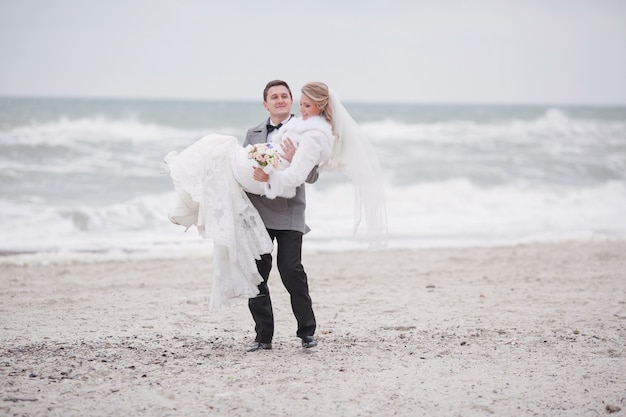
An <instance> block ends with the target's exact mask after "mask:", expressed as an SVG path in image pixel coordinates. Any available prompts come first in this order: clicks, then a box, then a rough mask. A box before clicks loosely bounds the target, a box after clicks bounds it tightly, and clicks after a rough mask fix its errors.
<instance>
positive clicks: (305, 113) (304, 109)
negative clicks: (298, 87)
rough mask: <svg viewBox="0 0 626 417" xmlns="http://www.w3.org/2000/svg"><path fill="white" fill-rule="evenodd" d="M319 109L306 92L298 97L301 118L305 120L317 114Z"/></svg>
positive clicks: (319, 111)
mask: <svg viewBox="0 0 626 417" xmlns="http://www.w3.org/2000/svg"><path fill="white" fill-rule="evenodd" d="M320 113H321V110H320V109H319V108H318V107H317V106H316V105H315V103H313V100H311V99H310V98H309V96H307V95H306V94H302V97H300V114H302V119H304V120H306V119H308V118H309V117H311V116H319V114H320Z"/></svg>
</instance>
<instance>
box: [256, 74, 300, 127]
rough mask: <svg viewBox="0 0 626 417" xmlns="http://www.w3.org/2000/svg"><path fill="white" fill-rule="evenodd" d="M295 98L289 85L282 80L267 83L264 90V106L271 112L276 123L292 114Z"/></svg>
mask: <svg viewBox="0 0 626 417" xmlns="http://www.w3.org/2000/svg"><path fill="white" fill-rule="evenodd" d="M292 105H293V98H292V96H291V89H290V88H289V85H288V84H287V83H286V82H285V81H282V80H274V81H270V82H269V83H267V85H266V86H265V89H264V90H263V107H265V110H267V111H268V112H269V113H270V119H272V121H274V122H275V123H279V122H282V121H283V120H285V119H287V118H288V117H289V115H290V114H291V106H292Z"/></svg>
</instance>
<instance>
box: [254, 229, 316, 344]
mask: <svg viewBox="0 0 626 417" xmlns="http://www.w3.org/2000/svg"><path fill="white" fill-rule="evenodd" d="M267 231H268V233H269V235H270V237H271V238H272V241H274V239H276V242H277V245H278V251H277V255H276V265H277V266H278V272H279V273H280V278H281V280H282V281H283V285H284V286H285V288H286V289H287V291H288V292H289V295H290V296H291V309H292V311H293V314H294V316H295V317H296V320H297V322H298V330H297V331H296V335H297V336H298V337H300V338H302V337H304V336H313V334H314V333H315V325H316V324H315V315H314V314H313V306H312V303H311V297H310V296H309V283H308V281H307V276H306V272H304V267H303V266H302V233H300V232H297V231H294V230H274V229H267ZM256 264H257V268H258V270H259V274H261V276H262V277H263V282H262V283H261V284H260V285H259V291H260V293H259V295H258V296H257V297H255V298H250V299H249V301H248V307H249V308H250V312H251V313H252V318H253V319H254V323H255V328H254V329H255V331H256V339H255V341H256V342H259V343H271V342H272V338H273V337H274V312H273V310H272V300H271V298H270V291H269V288H268V287H267V280H268V278H269V275H270V271H271V269H272V255H271V254H269V253H268V254H265V255H262V256H261V259H260V260H257V261H256Z"/></svg>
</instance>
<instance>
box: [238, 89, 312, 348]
mask: <svg viewBox="0 0 626 417" xmlns="http://www.w3.org/2000/svg"><path fill="white" fill-rule="evenodd" d="M292 105H293V98H292V95H291V89H290V88H289V85H287V83H286V82H285V81H281V80H274V81H270V82H269V83H267V85H266V86H265V89H264V90H263V107H264V108H265V109H266V110H267V111H268V112H269V118H268V119H267V120H266V121H264V122H263V123H261V124H260V125H258V126H256V127H253V128H251V129H249V130H248V133H247V135H246V140H245V142H244V144H243V146H247V145H249V144H255V143H265V142H271V140H272V137H273V135H274V134H275V133H276V131H277V130H278V129H279V128H280V127H281V126H282V125H283V124H286V123H288V122H289V120H291V118H292V117H293V115H292V114H291V106H292ZM294 152H295V147H293V146H292V145H291V144H289V145H287V146H285V147H283V153H284V155H285V157H286V159H287V160H291V158H292V157H293V154H294ZM317 177H318V173H317V169H313V171H311V173H310V174H309V178H307V180H306V181H307V182H309V183H312V182H315V181H317ZM248 197H250V201H251V202H252V204H253V205H254V206H255V207H256V209H257V210H258V211H259V214H260V215H261V218H262V219H263V222H264V223H265V227H266V228H267V232H268V233H269V235H270V237H271V239H272V241H274V240H276V243H277V246H278V250H277V258H276V264H277V266H278V270H279V272H280V278H281V280H282V281H283V284H284V285H285V288H286V289H287V291H288V292H289V295H290V297H291V309H292V310H293V314H294V316H295V317H296V320H297V322H298V330H297V332H296V335H297V336H298V337H299V338H300V339H302V346H303V347H305V348H310V347H314V346H316V345H317V340H316V339H315V338H314V337H313V335H314V334H315V315H314V314H313V306H312V303H311V297H310V296H309V285H308V282H307V275H306V272H305V271H304V267H303V266H302V263H301V260H302V236H303V235H304V234H305V233H307V232H308V231H309V228H308V226H307V225H306V224H305V223H304V209H305V207H306V200H305V195H304V184H302V185H301V186H300V187H298V189H297V190H296V195H295V196H294V197H293V198H290V199H286V198H280V197H278V198H276V199H273V200H270V199H268V198H266V197H262V196H258V195H253V194H248ZM256 263H257V269H258V271H259V274H261V276H262V277H263V282H262V283H261V284H260V285H259V291H260V293H259V295H258V296H257V297H255V298H251V299H250V300H249V301H248V306H249V308H250V312H251V313H252V318H253V319H254V323H255V331H256V338H255V339H254V344H253V345H252V346H250V347H249V348H248V352H255V351H258V350H263V349H271V348H272V338H273V337H274V313H273V311H272V300H271V298H270V292H269V288H268V286H267V280H268V278H269V275H270V270H271V269H272V254H271V253H267V254H264V255H262V256H261V259H260V260H257V261H256Z"/></svg>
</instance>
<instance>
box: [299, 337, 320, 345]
mask: <svg viewBox="0 0 626 417" xmlns="http://www.w3.org/2000/svg"><path fill="white" fill-rule="evenodd" d="M315 346H317V340H316V339H315V338H314V337H313V336H304V337H302V347H303V348H312V347H315Z"/></svg>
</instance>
